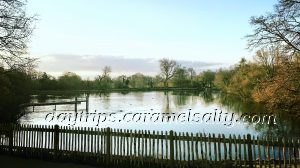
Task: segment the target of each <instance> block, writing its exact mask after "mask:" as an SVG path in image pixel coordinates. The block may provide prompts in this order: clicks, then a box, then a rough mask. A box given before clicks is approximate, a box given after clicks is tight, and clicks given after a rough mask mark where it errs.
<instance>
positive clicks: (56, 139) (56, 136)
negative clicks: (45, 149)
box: [54, 125, 59, 159]
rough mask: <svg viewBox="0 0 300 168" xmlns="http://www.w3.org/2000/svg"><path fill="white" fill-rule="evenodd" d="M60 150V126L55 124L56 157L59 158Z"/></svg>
mask: <svg viewBox="0 0 300 168" xmlns="http://www.w3.org/2000/svg"><path fill="white" fill-rule="evenodd" d="M58 150H59V126H58V125H55V126H54V155H55V159H57V155H58Z"/></svg>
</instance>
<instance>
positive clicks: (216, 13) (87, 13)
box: [27, 0, 277, 78]
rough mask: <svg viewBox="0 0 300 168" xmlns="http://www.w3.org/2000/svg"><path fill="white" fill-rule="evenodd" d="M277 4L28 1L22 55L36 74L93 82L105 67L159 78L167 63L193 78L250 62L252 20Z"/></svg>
mask: <svg viewBox="0 0 300 168" xmlns="http://www.w3.org/2000/svg"><path fill="white" fill-rule="evenodd" d="M276 2H277V1H276V0H264V1H262V0H243V1H241V0H226V1H224V0H211V1H207V0H130V1H129V0H42V1H41V0H28V5H27V11H28V12H29V14H37V17H38V21H37V22H36V25H35V27H36V29H35V31H34V33H33V36H32V38H31V41H30V43H29V53H30V55H31V56H33V57H37V58H39V66H38V70H40V71H46V72H48V73H50V74H52V75H54V76H57V75H61V74H62V73H63V72H66V71H73V72H76V73H78V74H79V75H81V76H83V77H89V78H93V77H95V76H96V75H98V74H100V73H101V70H102V68H103V67H104V66H105V65H109V66H111V68H112V72H113V75H121V74H133V73H136V72H142V73H145V74H149V75H155V74H157V73H159V63H158V60H159V59H161V58H169V59H174V60H176V61H178V62H179V63H180V64H181V65H182V66H185V67H193V68H195V69H196V71H197V72H199V71H202V70H206V69H212V70H214V69H217V68H220V67H229V66H230V65H233V64H235V63H237V62H238V61H239V60H240V59H241V58H242V57H245V58H247V59H251V57H252V56H253V51H252V52H251V51H249V50H248V49H247V40H246V39H245V38H244V37H245V35H247V34H251V32H252V30H253V27H251V26H250V24H249V20H250V17H251V16H260V15H263V14H265V13H266V12H271V11H272V10H273V6H274V4H276Z"/></svg>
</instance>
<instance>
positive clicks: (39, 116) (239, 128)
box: [19, 91, 300, 137]
mask: <svg viewBox="0 0 300 168" xmlns="http://www.w3.org/2000/svg"><path fill="white" fill-rule="evenodd" d="M85 96H86V95H85V94H78V93H77V94H72V93H68V94H56V95H36V96H33V97H32V100H31V101H32V102H56V101H71V100H74V98H75V97H79V98H84V97H85ZM89 97H90V98H89V102H90V104H89V109H90V111H89V112H90V113H91V112H97V113H100V112H101V113H108V114H109V113H114V114H115V116H114V117H115V118H114V120H115V121H114V122H108V121H107V120H105V121H103V122H99V123H98V124H95V123H93V122H94V120H88V121H86V122H83V121H81V122H76V125H75V126H92V127H96V126H97V127H112V128H125V129H146V130H176V131H182V132H204V133H223V134H227V135H228V134H247V133H250V134H252V135H277V136H289V137H291V136H299V134H300V130H299V126H298V125H297V123H298V122H299V119H297V118H295V117H294V118H292V117H289V116H288V115H284V114H282V113H281V112H273V114H274V115H275V114H276V116H277V117H276V124H272V123H270V124H266V123H265V124H254V123H253V122H249V121H245V122H239V123H237V122H234V121H235V119H234V120H233V122H232V124H228V122H227V123H226V124H224V123H221V122H203V118H204V120H207V119H208V118H207V116H208V115H206V116H205V114H206V113H209V114H217V112H218V114H219V112H221V113H222V115H224V114H228V116H231V114H234V115H236V116H242V115H245V114H252V115H255V114H258V115H259V114H266V110H264V108H263V106H262V105H259V104H254V103H250V102H243V101H241V100H240V99H238V98H235V97H233V96H231V95H228V94H224V93H213V92H211V91H206V92H189V91H177V92H175V91H174V92H122V93H93V94H90V96H89ZM78 109H79V111H80V112H82V114H85V113H86V112H85V104H84V103H82V104H80V105H79V106H78ZM27 111H28V112H29V113H28V114H26V115H25V116H23V117H22V118H20V120H19V122H20V123H24V124H60V125H68V123H67V122H66V120H64V122H62V121H61V122H49V121H47V120H45V116H46V115H47V114H49V113H53V114H54V113H55V114H59V113H66V112H68V113H70V114H72V115H73V114H74V116H75V113H74V105H61V106H57V109H56V111H54V110H53V107H51V106H44V107H36V109H35V112H30V111H31V108H28V109H27ZM127 113H130V114H131V115H133V114H136V113H138V114H139V113H140V114H148V116H149V115H152V116H153V115H159V114H162V113H164V114H163V115H166V114H167V115H171V114H175V116H176V115H177V117H178V115H179V114H181V113H184V114H189V115H192V116H193V115H194V116H196V114H199V115H197V116H200V115H201V117H199V118H200V119H202V122H190V121H184V122H181V121H178V120H177V121H175V122H151V121H148V120H147V121H146V122H136V121H130V122H127V121H124V120H125V118H126V117H127V118H126V119H127V120H128V119H129V118H128V116H129V115H127V116H126V114H127ZM156 113H157V114H156ZM124 116H126V117H124ZM203 116H205V117H203ZM211 117H214V119H215V118H216V115H211ZM178 118H179V117H178ZM148 119H149V118H148ZM152 119H153V118H152ZM121 120H122V121H121ZM228 120H229V118H227V121H228ZM210 121H211V120H210Z"/></svg>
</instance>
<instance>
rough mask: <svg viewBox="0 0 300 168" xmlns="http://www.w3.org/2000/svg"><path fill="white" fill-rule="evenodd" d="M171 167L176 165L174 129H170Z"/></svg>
mask: <svg viewBox="0 0 300 168" xmlns="http://www.w3.org/2000/svg"><path fill="white" fill-rule="evenodd" d="M169 140H170V165H169V166H170V167H171V168H173V167H174V166H175V165H174V134H173V130H171V131H170V137H169Z"/></svg>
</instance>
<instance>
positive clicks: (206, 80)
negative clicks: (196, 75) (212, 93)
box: [200, 70, 215, 88]
mask: <svg viewBox="0 0 300 168" xmlns="http://www.w3.org/2000/svg"><path fill="white" fill-rule="evenodd" d="M214 79H215V72H212V71H210V70H208V71H204V72H202V73H201V74H200V81H201V83H202V87H204V88H213V86H214V85H213V82H214Z"/></svg>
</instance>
